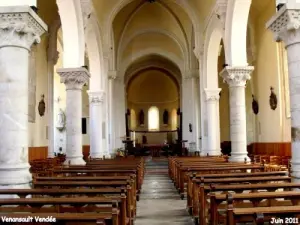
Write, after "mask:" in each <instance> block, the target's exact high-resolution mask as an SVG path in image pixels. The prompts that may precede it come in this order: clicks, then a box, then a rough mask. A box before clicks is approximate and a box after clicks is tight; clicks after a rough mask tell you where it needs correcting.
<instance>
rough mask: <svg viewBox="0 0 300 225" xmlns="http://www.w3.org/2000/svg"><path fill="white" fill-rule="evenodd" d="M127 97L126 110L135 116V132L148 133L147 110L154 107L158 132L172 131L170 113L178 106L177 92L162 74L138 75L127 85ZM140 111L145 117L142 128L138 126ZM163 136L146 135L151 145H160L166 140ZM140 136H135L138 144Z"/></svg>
mask: <svg viewBox="0 0 300 225" xmlns="http://www.w3.org/2000/svg"><path fill="white" fill-rule="evenodd" d="M127 96H128V98H127V105H128V108H129V109H131V110H133V111H134V112H135V114H136V128H135V130H136V131H148V110H149V108H150V107H151V106H156V107H158V109H159V120H160V121H159V124H160V127H159V130H160V131H170V130H173V129H174V126H172V111H173V110H174V109H175V110H176V109H177V108H178V106H179V92H178V87H177V85H176V83H175V82H174V81H173V80H172V79H171V78H170V77H168V76H167V75H165V74H164V73H163V72H161V71H157V70H148V71H144V72H142V73H140V74H138V75H137V76H136V77H135V78H133V80H132V81H131V82H130V83H129V87H128V92H127ZM165 109H167V111H168V112H169V124H168V126H165V125H163V113H164V110H165ZM141 110H143V111H144V116H145V117H144V118H145V119H144V123H145V124H144V126H140V124H139V113H140V111H141ZM132 119H133V118H132ZM133 123H134V122H133ZM164 135H165V134H146V136H147V138H148V141H149V142H153V143H162V142H163V141H164V140H165V139H166V137H162V136H164ZM141 136H142V135H139V134H137V135H136V138H137V139H139V142H141ZM148 136H149V137H148Z"/></svg>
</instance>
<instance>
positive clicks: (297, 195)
mask: <svg viewBox="0 0 300 225" xmlns="http://www.w3.org/2000/svg"><path fill="white" fill-rule="evenodd" d="M278 199H284V200H281V201H279V200H278ZM226 200H227V202H226ZM264 200H266V201H264ZM246 201H249V202H246ZM299 201H300V192H297V191H284V192H259V193H242V194H227V195H226V194H216V193H212V194H211V196H210V224H211V225H218V224H221V223H224V222H225V221H226V219H225V218H222V216H220V215H219V213H218V208H219V207H220V205H221V204H222V208H224V209H226V208H228V210H229V211H228V212H227V213H229V214H230V217H231V219H230V218H228V219H229V220H232V216H233V214H231V213H232V209H233V207H232V206H233V205H235V208H241V207H242V208H253V207H266V206H272V207H274V206H293V205H298V203H299ZM224 202H225V204H224ZM299 213H300V212H299ZM220 218H221V219H223V221H221V219H220ZM248 222H249V221H248Z"/></svg>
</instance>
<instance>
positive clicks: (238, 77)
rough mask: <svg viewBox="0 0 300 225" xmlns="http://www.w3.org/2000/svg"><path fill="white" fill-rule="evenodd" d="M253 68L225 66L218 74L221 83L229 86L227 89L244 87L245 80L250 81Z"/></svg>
mask: <svg viewBox="0 0 300 225" xmlns="http://www.w3.org/2000/svg"><path fill="white" fill-rule="evenodd" d="M253 70H254V67H253V66H234V67H231V66H226V67H225V68H224V69H223V70H222V71H221V73H220V76H221V77H222V78H223V81H224V82H226V83H227V84H229V87H244V86H245V85H246V82H247V80H250V79H251V75H250V74H251V73H252V71H253Z"/></svg>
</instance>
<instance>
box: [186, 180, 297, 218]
mask: <svg viewBox="0 0 300 225" xmlns="http://www.w3.org/2000/svg"><path fill="white" fill-rule="evenodd" d="M274 181H276V182H291V177H281V176H275V177H273V176H270V177H242V178H221V179H202V180H195V182H196V184H195V189H194V192H193V196H192V214H193V217H194V218H195V221H197V220H198V218H199V221H201V222H203V221H205V218H206V208H207V206H206V201H207V199H208V192H206V193H205V191H204V187H205V185H207V184H209V185H211V186H212V185H217V184H223V185H224V184H227V185H228V186H229V185H230V184H231V185H232V184H239V183H245V184H257V183H265V182H274Z"/></svg>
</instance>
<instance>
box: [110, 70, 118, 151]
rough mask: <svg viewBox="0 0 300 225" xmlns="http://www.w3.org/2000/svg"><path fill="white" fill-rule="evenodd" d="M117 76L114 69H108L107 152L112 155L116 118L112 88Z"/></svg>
mask: <svg viewBox="0 0 300 225" xmlns="http://www.w3.org/2000/svg"><path fill="white" fill-rule="evenodd" d="M116 77H117V73H116V71H109V72H108V79H109V80H108V106H109V146H110V149H109V152H110V154H111V155H112V156H113V155H114V153H115V152H114V149H115V136H116V134H115V129H114V127H115V123H116V118H115V116H114V110H115V107H114V101H115V94H114V91H113V88H114V82H115V79H116Z"/></svg>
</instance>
